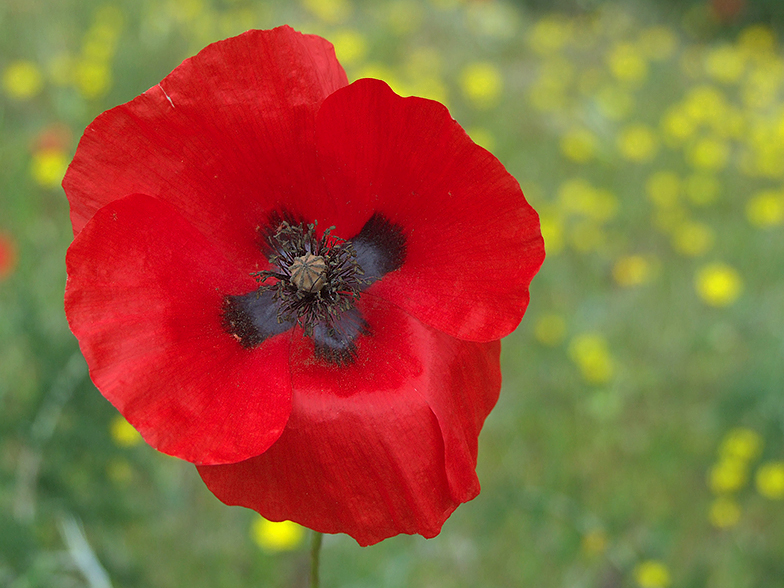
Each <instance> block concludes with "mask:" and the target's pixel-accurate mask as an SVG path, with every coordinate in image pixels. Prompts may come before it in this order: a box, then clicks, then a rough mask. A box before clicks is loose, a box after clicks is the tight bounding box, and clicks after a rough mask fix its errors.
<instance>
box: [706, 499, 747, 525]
mask: <svg viewBox="0 0 784 588" xmlns="http://www.w3.org/2000/svg"><path fill="white" fill-rule="evenodd" d="M708 520H709V521H710V523H711V525H713V526H714V527H716V528H717V529H728V528H729V527H734V526H735V525H737V524H738V521H740V506H738V503H737V502H735V501H734V500H733V499H731V498H727V497H726V496H719V497H718V498H716V499H714V501H713V502H712V503H711V506H710V510H709V511H708Z"/></svg>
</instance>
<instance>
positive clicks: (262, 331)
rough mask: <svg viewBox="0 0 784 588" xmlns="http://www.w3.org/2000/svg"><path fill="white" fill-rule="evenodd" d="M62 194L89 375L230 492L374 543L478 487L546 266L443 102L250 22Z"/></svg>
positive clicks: (537, 239)
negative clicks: (480, 465)
mask: <svg viewBox="0 0 784 588" xmlns="http://www.w3.org/2000/svg"><path fill="white" fill-rule="evenodd" d="M63 186H64V188H65V191H66V193H67V195H68V198H69V200H70V203H71V220H72V223H73V228H74V234H75V239H74V242H73V244H72V245H71V247H70V249H69V251H68V256H67V266H68V283H67V287H66V297H65V306H66V313H67V316H68V320H69V322H70V325H71V329H72V330H73V332H74V334H75V335H76V336H77V338H78V339H79V342H80V344H81V348H82V351H83V353H84V355H85V357H86V359H87V362H88V364H89V366H90V373H91V375H92V379H93V381H94V382H95V384H96V386H97V387H98V389H99V390H100V391H101V392H102V393H103V395H104V396H105V397H106V398H107V399H108V400H109V401H110V402H111V403H112V404H114V406H116V407H117V409H119V411H120V412H121V413H122V414H123V415H124V416H125V418H126V419H127V420H128V421H129V422H130V423H131V424H132V425H133V426H134V427H136V428H137V429H138V430H139V432H140V433H141V434H142V436H143V437H144V438H145V439H146V440H147V442H148V443H150V444H151V445H152V446H153V447H155V448H157V449H158V450H160V451H162V452H164V453H168V454H170V455H174V456H177V457H180V458H182V459H184V460H187V461H189V462H192V463H194V464H196V465H197V466H198V470H199V473H200V475H201V476H202V478H203V480H204V481H205V483H206V484H207V486H208V487H209V488H210V490H211V491H212V492H213V493H214V494H215V495H216V496H217V497H218V498H219V499H220V500H222V501H223V502H225V503H227V504H239V505H243V506H247V507H250V508H253V509H255V510H257V511H258V512H259V513H261V514H262V515H263V516H265V517H266V518H268V519H271V520H284V519H290V520H293V521H296V522H298V523H301V524H303V525H305V526H307V527H310V528H312V529H315V530H317V531H322V532H327V533H336V532H344V533H348V534H350V535H352V536H353V537H354V538H355V539H356V540H357V541H358V542H359V543H360V544H363V545H365V544H370V543H375V542H377V541H380V540H382V539H384V538H386V537H389V536H392V535H395V534H397V533H420V534H422V535H424V536H426V537H432V536H434V535H436V534H437V533H438V532H439V531H440V529H441V525H442V524H443V523H444V521H445V520H446V518H447V517H448V516H449V515H450V514H451V512H452V511H453V510H454V509H455V508H456V507H457V505H458V504H460V503H462V502H465V501H467V500H470V499H472V498H474V497H475V496H476V495H477V493H478V492H479V483H478V481H477V477H476V473H475V468H476V454H477V436H478V434H479V430H480V429H481V427H482V424H483V422H484V419H485V418H486V417H487V415H488V413H489V412H490V410H491V409H492V407H493V405H494V404H495V402H496V399H497V396H498V392H499V389H500V383H501V375H500V370H499V362H498V356H499V351H500V342H499V339H500V338H501V337H503V336H505V335H507V334H508V333H510V332H511V331H512V330H513V329H514V328H515V327H516V326H517V325H518V324H519V322H520V320H521V318H522V316H523V313H524V312H525V308H526V306H527V303H528V285H529V283H530V281H531V279H532V277H533V276H534V274H535V273H536V271H537V270H538V268H539V266H540V265H541V263H542V260H543V258H544V249H543V242H542V238H541V235H540V232H539V222H538V218H537V215H536V213H535V212H534V211H533V209H532V208H531V207H530V206H529V205H528V204H527V203H526V201H525V199H524V197H523V194H522V192H521V190H520V187H519V185H518V184H517V182H516V181H515V180H514V178H512V176H510V175H509V174H508V173H507V171H506V170H505V169H504V167H503V166H502V165H501V164H500V163H499V162H498V160H497V159H495V158H494V157H493V156H492V155H491V154H490V153H488V152H487V151H486V150H484V149H482V148H481V147H478V146H477V145H475V144H474V143H473V142H472V141H471V140H470V139H469V138H468V136H467V135H466V133H465V132H464V131H463V130H462V129H461V128H460V126H459V125H458V124H457V123H456V122H455V121H454V120H453V119H452V118H451V116H450V115H449V113H448V111H447V110H446V108H444V106H442V105H441V104H439V103H437V102H433V101H430V100H425V99H421V98H401V97H400V96H398V95H396V94H395V93H394V92H392V90H390V88H389V87H388V86H387V85H386V84H385V83H383V82H381V81H378V80H371V79H363V80H359V81H357V82H354V83H352V84H348V83H347V79H346V75H345V73H344V71H343V69H342V68H341V66H340V64H339V63H338V62H337V60H336V59H335V55H334V52H333V49H332V46H331V45H330V44H329V43H328V42H326V41H325V40H323V39H321V38H319V37H315V36H309V35H302V34H299V33H297V32H295V31H293V30H292V29H290V28H288V27H281V28H278V29H274V30H272V31H250V32H248V33H245V34H243V35H240V36H238V37H235V38H232V39H228V40H226V41H222V42H219V43H215V44H213V45H210V46H208V47H207V48H205V49H204V50H203V51H201V52H200V53H199V54H198V55H196V56H195V57H193V58H191V59H188V60H186V61H185V62H184V63H183V64H182V65H180V66H179V67H178V68H176V69H175V70H174V71H173V72H172V73H171V74H170V75H169V76H167V77H166V78H165V79H164V80H163V81H162V82H161V83H160V84H158V85H156V86H154V87H153V88H151V89H150V90H148V91H147V92H145V93H144V94H142V95H141V96H139V97H137V98H136V99H135V100H132V101H131V102H129V103H127V104H124V105H121V106H118V107H116V108H114V109H112V110H110V111H108V112H106V113H104V114H102V115H101V116H99V117H98V118H97V119H96V120H95V121H94V122H93V123H92V124H91V125H90V126H89V127H88V128H87V130H86V131H85V133H84V136H83V137H82V139H81V142H80V143H79V147H78V150H77V153H76V156H75V158H74V161H73V163H72V164H71V166H70V168H69V170H68V173H67V174H66V177H65V180H64V182H63Z"/></svg>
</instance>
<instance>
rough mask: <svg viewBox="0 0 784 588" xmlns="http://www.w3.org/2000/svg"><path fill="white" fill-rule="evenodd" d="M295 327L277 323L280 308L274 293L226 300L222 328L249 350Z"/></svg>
mask: <svg viewBox="0 0 784 588" xmlns="http://www.w3.org/2000/svg"><path fill="white" fill-rule="evenodd" d="M292 326H293V324H292V323H290V322H287V321H283V322H282V323H279V322H278V305H277V303H276V302H275V300H274V299H273V293H272V291H269V290H267V291H262V292H250V293H248V294H244V295H242V296H226V298H225V299H224V302H223V327H224V328H225V329H226V331H227V332H228V333H229V334H230V335H232V336H233V337H234V338H235V339H237V341H239V343H240V345H242V346H243V347H245V348H246V349H251V348H253V347H257V346H258V345H260V344H261V343H262V342H263V341H264V340H265V339H269V338H270V337H274V336H275V335H278V334H280V333H283V332H284V331H287V330H288V329H290V328H291V327H292Z"/></svg>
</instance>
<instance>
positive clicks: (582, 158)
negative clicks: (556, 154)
mask: <svg viewBox="0 0 784 588" xmlns="http://www.w3.org/2000/svg"><path fill="white" fill-rule="evenodd" d="M597 149H598V140H597V139H596V135H594V134H593V133H592V132H591V131H589V130H588V129H581V128H575V129H571V130H569V131H568V132H567V133H566V134H565V135H564V136H563V137H561V153H563V154H564V155H565V156H566V158H567V159H571V160H572V161H576V162H577V163H587V162H588V161H590V160H591V159H593V158H594V157H595V156H596V151H597Z"/></svg>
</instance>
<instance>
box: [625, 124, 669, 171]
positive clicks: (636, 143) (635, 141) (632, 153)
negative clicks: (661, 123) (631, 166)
mask: <svg viewBox="0 0 784 588" xmlns="http://www.w3.org/2000/svg"><path fill="white" fill-rule="evenodd" d="M618 149H619V150H620V152H621V155H622V156H623V157H624V158H625V159H628V160H629V161H634V162H637V163H643V162H647V161H651V160H652V159H654V158H655V157H656V153H657V152H658V150H659V141H658V139H657V137H656V133H654V131H653V129H651V128H650V127H649V126H647V125H644V124H641V123H634V124H631V125H629V126H627V127H625V128H624V129H622V130H621V132H620V134H619V135H618Z"/></svg>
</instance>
